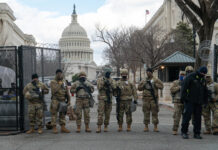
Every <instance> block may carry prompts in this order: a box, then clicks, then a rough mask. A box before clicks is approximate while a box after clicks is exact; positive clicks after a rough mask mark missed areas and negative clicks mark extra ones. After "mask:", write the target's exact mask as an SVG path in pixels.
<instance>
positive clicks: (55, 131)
mask: <svg viewBox="0 0 218 150" xmlns="http://www.w3.org/2000/svg"><path fill="white" fill-rule="evenodd" d="M52 130H53V133H54V134H57V133H58V130H57V127H56V126H53V128H52Z"/></svg>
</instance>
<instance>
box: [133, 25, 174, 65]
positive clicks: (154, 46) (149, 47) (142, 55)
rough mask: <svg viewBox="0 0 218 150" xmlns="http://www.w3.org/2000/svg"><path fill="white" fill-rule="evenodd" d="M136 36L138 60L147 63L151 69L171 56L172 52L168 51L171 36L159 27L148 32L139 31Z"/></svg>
mask: <svg viewBox="0 0 218 150" xmlns="http://www.w3.org/2000/svg"><path fill="white" fill-rule="evenodd" d="M134 36H136V37H135V40H136V41H137V43H136V45H138V46H139V48H138V49H137V51H135V54H136V55H137V59H140V61H141V62H142V63H146V64H147V65H148V66H149V67H152V66H154V65H155V64H156V63H157V62H159V61H160V60H161V59H163V58H164V57H166V56H168V55H169V54H171V51H170V50H168V49H166V44H167V43H169V40H170V35H169V34H166V32H164V31H163V30H161V28H160V27H158V26H154V27H151V28H150V29H149V30H148V31H144V30H137V31H136V32H135V34H134Z"/></svg>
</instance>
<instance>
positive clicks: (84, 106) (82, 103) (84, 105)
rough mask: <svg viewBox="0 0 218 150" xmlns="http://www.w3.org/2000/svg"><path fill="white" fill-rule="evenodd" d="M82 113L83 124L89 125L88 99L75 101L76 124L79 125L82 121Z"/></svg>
mask: <svg viewBox="0 0 218 150" xmlns="http://www.w3.org/2000/svg"><path fill="white" fill-rule="evenodd" d="M82 111H83V115H84V122H85V124H89V122H90V115H89V113H90V108H89V100H88V99H78V98H77V99H76V115H77V119H76V124H77V125H81V120H82Z"/></svg>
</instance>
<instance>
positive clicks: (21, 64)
mask: <svg viewBox="0 0 218 150" xmlns="http://www.w3.org/2000/svg"><path fill="white" fill-rule="evenodd" d="M18 66H19V96H20V130H21V131H24V96H23V88H24V85H23V84H24V83H23V46H19V47H18Z"/></svg>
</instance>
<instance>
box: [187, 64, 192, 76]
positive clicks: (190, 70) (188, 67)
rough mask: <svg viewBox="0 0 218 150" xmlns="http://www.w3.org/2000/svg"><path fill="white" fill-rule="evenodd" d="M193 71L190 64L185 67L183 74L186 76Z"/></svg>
mask: <svg viewBox="0 0 218 150" xmlns="http://www.w3.org/2000/svg"><path fill="white" fill-rule="evenodd" d="M193 71H194V68H193V67H192V66H187V67H185V74H186V76H188V75H189V74H190V73H192V72H193Z"/></svg>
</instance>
